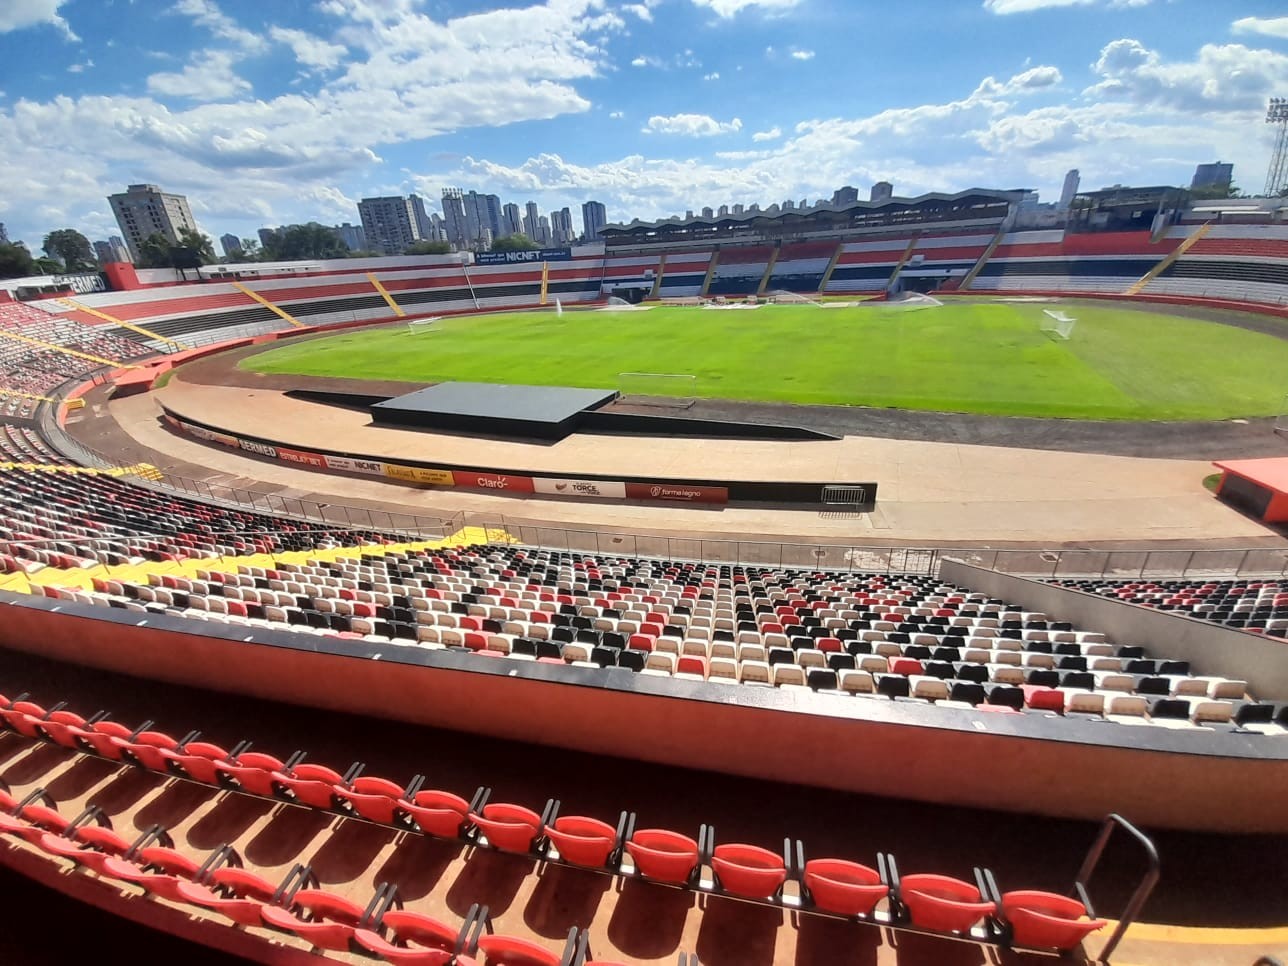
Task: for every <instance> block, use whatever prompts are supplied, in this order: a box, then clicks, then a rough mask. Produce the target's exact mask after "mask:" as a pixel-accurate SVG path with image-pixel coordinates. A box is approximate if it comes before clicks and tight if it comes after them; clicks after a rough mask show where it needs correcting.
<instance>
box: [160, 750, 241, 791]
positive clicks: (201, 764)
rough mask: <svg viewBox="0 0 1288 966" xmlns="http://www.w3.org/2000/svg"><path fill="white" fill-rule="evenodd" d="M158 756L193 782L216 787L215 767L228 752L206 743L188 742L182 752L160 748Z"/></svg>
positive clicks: (217, 771) (217, 776)
mask: <svg viewBox="0 0 1288 966" xmlns="http://www.w3.org/2000/svg"><path fill="white" fill-rule="evenodd" d="M160 755H161V759H162V760H163V761H164V762H165V763H166V764H167V765H168V766H170V768H172V769H174V768H177V769H178V770H179V771H181V772H183V774H184V775H186V776H187V777H189V778H191V779H192V780H193V781H197V782H201V783H203V784H205V785H218V784H219V770H218V768H217V765H218V764H219V763H220V762H222V761H223V760H224V759H225V758H227V757H228V752H227V751H225V750H224V749H223V748H220V747H219V746H218V745H212V744H211V743H210V742H208V741H190V742H188V743H187V744H186V745H184V746H183V749H182V750H180V749H174V750H171V749H168V748H162V749H161V751H160Z"/></svg>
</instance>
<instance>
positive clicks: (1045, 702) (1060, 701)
mask: <svg viewBox="0 0 1288 966" xmlns="http://www.w3.org/2000/svg"><path fill="white" fill-rule="evenodd" d="M1023 687H1024V703H1025V704H1026V705H1027V706H1028V707H1030V708H1034V709H1036V710H1039V711H1059V712H1060V713H1062V714H1063V713H1064V692H1063V691H1061V690H1060V689H1059V688H1047V687H1041V686H1039V685H1035V684H1026V685H1023Z"/></svg>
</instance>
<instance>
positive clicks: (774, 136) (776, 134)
mask: <svg viewBox="0 0 1288 966" xmlns="http://www.w3.org/2000/svg"><path fill="white" fill-rule="evenodd" d="M782 136H783V129H782V128H781V127H777V126H774V127H771V128H770V129H769V130H768V131H757V132H756V133H755V134H753V135H752V136H751V139H752V140H753V141H777V140H778V139H779V138H780V137H782Z"/></svg>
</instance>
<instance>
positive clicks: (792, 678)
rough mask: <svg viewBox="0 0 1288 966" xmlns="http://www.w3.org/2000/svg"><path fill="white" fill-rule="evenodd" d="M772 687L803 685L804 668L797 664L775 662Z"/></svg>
mask: <svg viewBox="0 0 1288 966" xmlns="http://www.w3.org/2000/svg"><path fill="white" fill-rule="evenodd" d="M773 680H774V687H778V688H781V687H784V686H790V687H801V688H803V687H805V686H806V685H805V669H804V668H803V667H801V666H800V665H797V664H775V665H774V669H773Z"/></svg>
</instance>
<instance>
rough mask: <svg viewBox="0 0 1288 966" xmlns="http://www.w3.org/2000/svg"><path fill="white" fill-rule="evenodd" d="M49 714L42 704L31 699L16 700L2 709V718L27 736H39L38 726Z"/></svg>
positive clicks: (0, 716) (0, 712)
mask: <svg viewBox="0 0 1288 966" xmlns="http://www.w3.org/2000/svg"><path fill="white" fill-rule="evenodd" d="M47 714H49V712H48V711H46V710H45V709H44V708H42V707H41V706H40V705H38V704H35V703H34V702H31V701H15V702H14V703H13V704H11V705H9V707H7V708H4V709H3V710H0V718H3V719H4V723H5V724H7V725H8V726H9V727H10V728H12V729H13V730H14V731H16V732H18V734H20V735H23V736H25V737H27V738H39V737H40V732H39V731H37V730H36V726H37V725H39V724H40V721H41V720H42V719H43V718H44V717H45V716H46V715H47Z"/></svg>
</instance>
